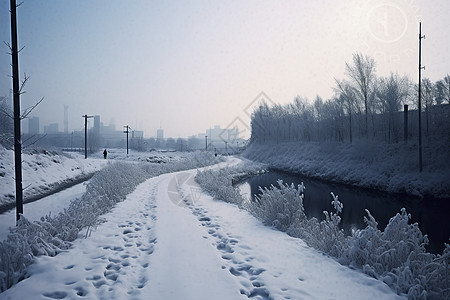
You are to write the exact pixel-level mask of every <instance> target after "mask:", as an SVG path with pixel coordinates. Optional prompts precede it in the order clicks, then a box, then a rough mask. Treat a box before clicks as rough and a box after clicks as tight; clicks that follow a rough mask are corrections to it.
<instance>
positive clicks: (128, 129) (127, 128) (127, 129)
mask: <svg viewBox="0 0 450 300" xmlns="http://www.w3.org/2000/svg"><path fill="white" fill-rule="evenodd" d="M123 127H125V129H124V130H123V133H126V134H127V155H128V133H130V129H131V127H130V126H128V125H125V126H123Z"/></svg>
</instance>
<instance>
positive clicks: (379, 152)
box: [244, 140, 450, 198]
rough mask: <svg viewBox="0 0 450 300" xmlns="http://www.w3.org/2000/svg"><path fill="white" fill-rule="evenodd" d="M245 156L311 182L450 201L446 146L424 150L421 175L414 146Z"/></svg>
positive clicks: (299, 149)
mask: <svg viewBox="0 0 450 300" xmlns="http://www.w3.org/2000/svg"><path fill="white" fill-rule="evenodd" d="M435 145H439V143H435ZM443 145H445V143H443ZM244 156H245V157H247V158H249V159H252V160H256V161H260V162H263V163H266V164H268V165H269V166H270V167H272V168H276V169H281V170H285V171H289V172H293V173H299V174H303V175H305V176H308V177H312V178H319V179H325V180H330V181H334V182H339V183H345V184H351V185H355V186H360V187H364V188H372V189H377V190H382V191H387V192H397V193H407V194H411V195H416V196H424V195H432V196H434V197H442V198H446V197H450V184H449V182H450V152H449V151H448V149H445V147H434V148H431V147H424V158H423V162H424V170H423V172H421V173H419V172H418V169H419V167H418V150H417V146H416V145H414V144H412V143H411V144H408V145H404V144H385V143H377V142H373V141H366V140H362V141H358V140H357V141H355V142H354V143H353V144H342V143H314V142H310V143H307V142H289V143H279V144H276V143H267V144H258V143H254V144H251V145H250V146H249V147H248V149H247V150H246V152H245V153H244Z"/></svg>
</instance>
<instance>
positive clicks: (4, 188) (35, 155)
mask: <svg viewBox="0 0 450 300" xmlns="http://www.w3.org/2000/svg"><path fill="white" fill-rule="evenodd" d="M22 161H23V162H22V187H23V188H24V191H23V193H24V202H29V201H32V200H34V199H37V198H39V197H42V196H45V195H48V194H50V193H52V192H54V191H56V190H61V189H64V188H67V187H68V186H70V185H73V184H76V183H78V182H81V181H83V180H86V179H88V178H90V177H91V176H92V175H93V174H94V173H95V172H96V171H98V170H100V169H101V168H103V167H104V166H105V165H106V161H105V160H104V159H100V158H89V159H84V157H83V156H81V155H80V154H78V153H73V154H67V153H63V152H54V151H45V150H41V151H29V152H25V153H23V154H22ZM14 174H15V173H14V151H12V150H6V149H5V148H3V147H1V146H0V211H1V210H2V208H3V210H4V209H7V208H11V206H14V203H15V181H14V177H15V175H14Z"/></svg>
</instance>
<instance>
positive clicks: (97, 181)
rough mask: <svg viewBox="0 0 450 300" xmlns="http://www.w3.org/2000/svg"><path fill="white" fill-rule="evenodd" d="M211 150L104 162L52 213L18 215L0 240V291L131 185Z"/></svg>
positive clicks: (96, 218)
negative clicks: (159, 160) (156, 160)
mask: <svg viewBox="0 0 450 300" xmlns="http://www.w3.org/2000/svg"><path fill="white" fill-rule="evenodd" d="M222 160H223V159H222V158H219V159H217V158H215V157H214V156H213V155H212V154H207V153H201V152H194V153H190V154H187V155H186V157H184V158H183V159H181V160H179V161H176V162H171V163H166V164H150V163H125V162H120V163H119V162H115V163H109V164H108V165H107V167H105V168H104V169H102V170H101V171H99V172H97V173H96V174H95V175H94V176H93V177H92V178H91V180H90V181H89V183H88V184H87V186H86V193H85V194H83V196H82V197H81V198H79V199H74V200H73V201H72V202H71V203H70V205H69V207H67V208H66V209H64V211H63V212H61V213H59V214H58V215H56V216H51V215H47V216H44V217H42V218H41V220H40V221H35V222H29V221H28V220H27V219H26V218H25V217H24V216H21V218H20V220H19V224H18V226H16V227H14V228H12V229H11V233H10V234H9V235H8V237H7V239H6V240H4V241H2V242H0V291H4V290H6V289H7V288H9V287H11V286H12V285H13V284H15V283H17V282H18V281H20V280H21V279H23V276H24V274H25V271H26V268H27V266H29V265H30V264H31V263H32V262H33V257H35V256H38V255H48V256H54V255H56V254H58V253H59V252H60V251H61V250H64V249H68V248H69V247H70V245H71V244H70V242H71V241H73V240H75V239H76V238H77V237H79V234H80V231H81V230H83V229H85V228H86V236H88V233H89V231H90V230H92V228H95V226H97V225H98V224H99V223H100V222H101V218H100V217H101V215H103V214H104V213H106V212H108V211H110V210H111V209H112V208H113V207H114V205H115V204H116V203H118V202H120V201H123V200H125V198H126V196H127V195H128V194H129V193H131V192H132V191H133V190H134V189H135V188H136V187H137V185H139V184H140V183H142V182H143V181H145V180H146V179H148V178H151V177H154V176H158V175H161V174H164V173H168V172H175V171H181V170H187V169H192V168H197V167H203V166H206V165H211V164H213V163H216V162H219V161H222Z"/></svg>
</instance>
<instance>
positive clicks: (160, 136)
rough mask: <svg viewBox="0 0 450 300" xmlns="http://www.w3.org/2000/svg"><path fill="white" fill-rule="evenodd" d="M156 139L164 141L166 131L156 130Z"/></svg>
mask: <svg viewBox="0 0 450 300" xmlns="http://www.w3.org/2000/svg"><path fill="white" fill-rule="evenodd" d="M156 138H157V139H158V140H162V139H164V129H162V128H160V129H158V130H156Z"/></svg>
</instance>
